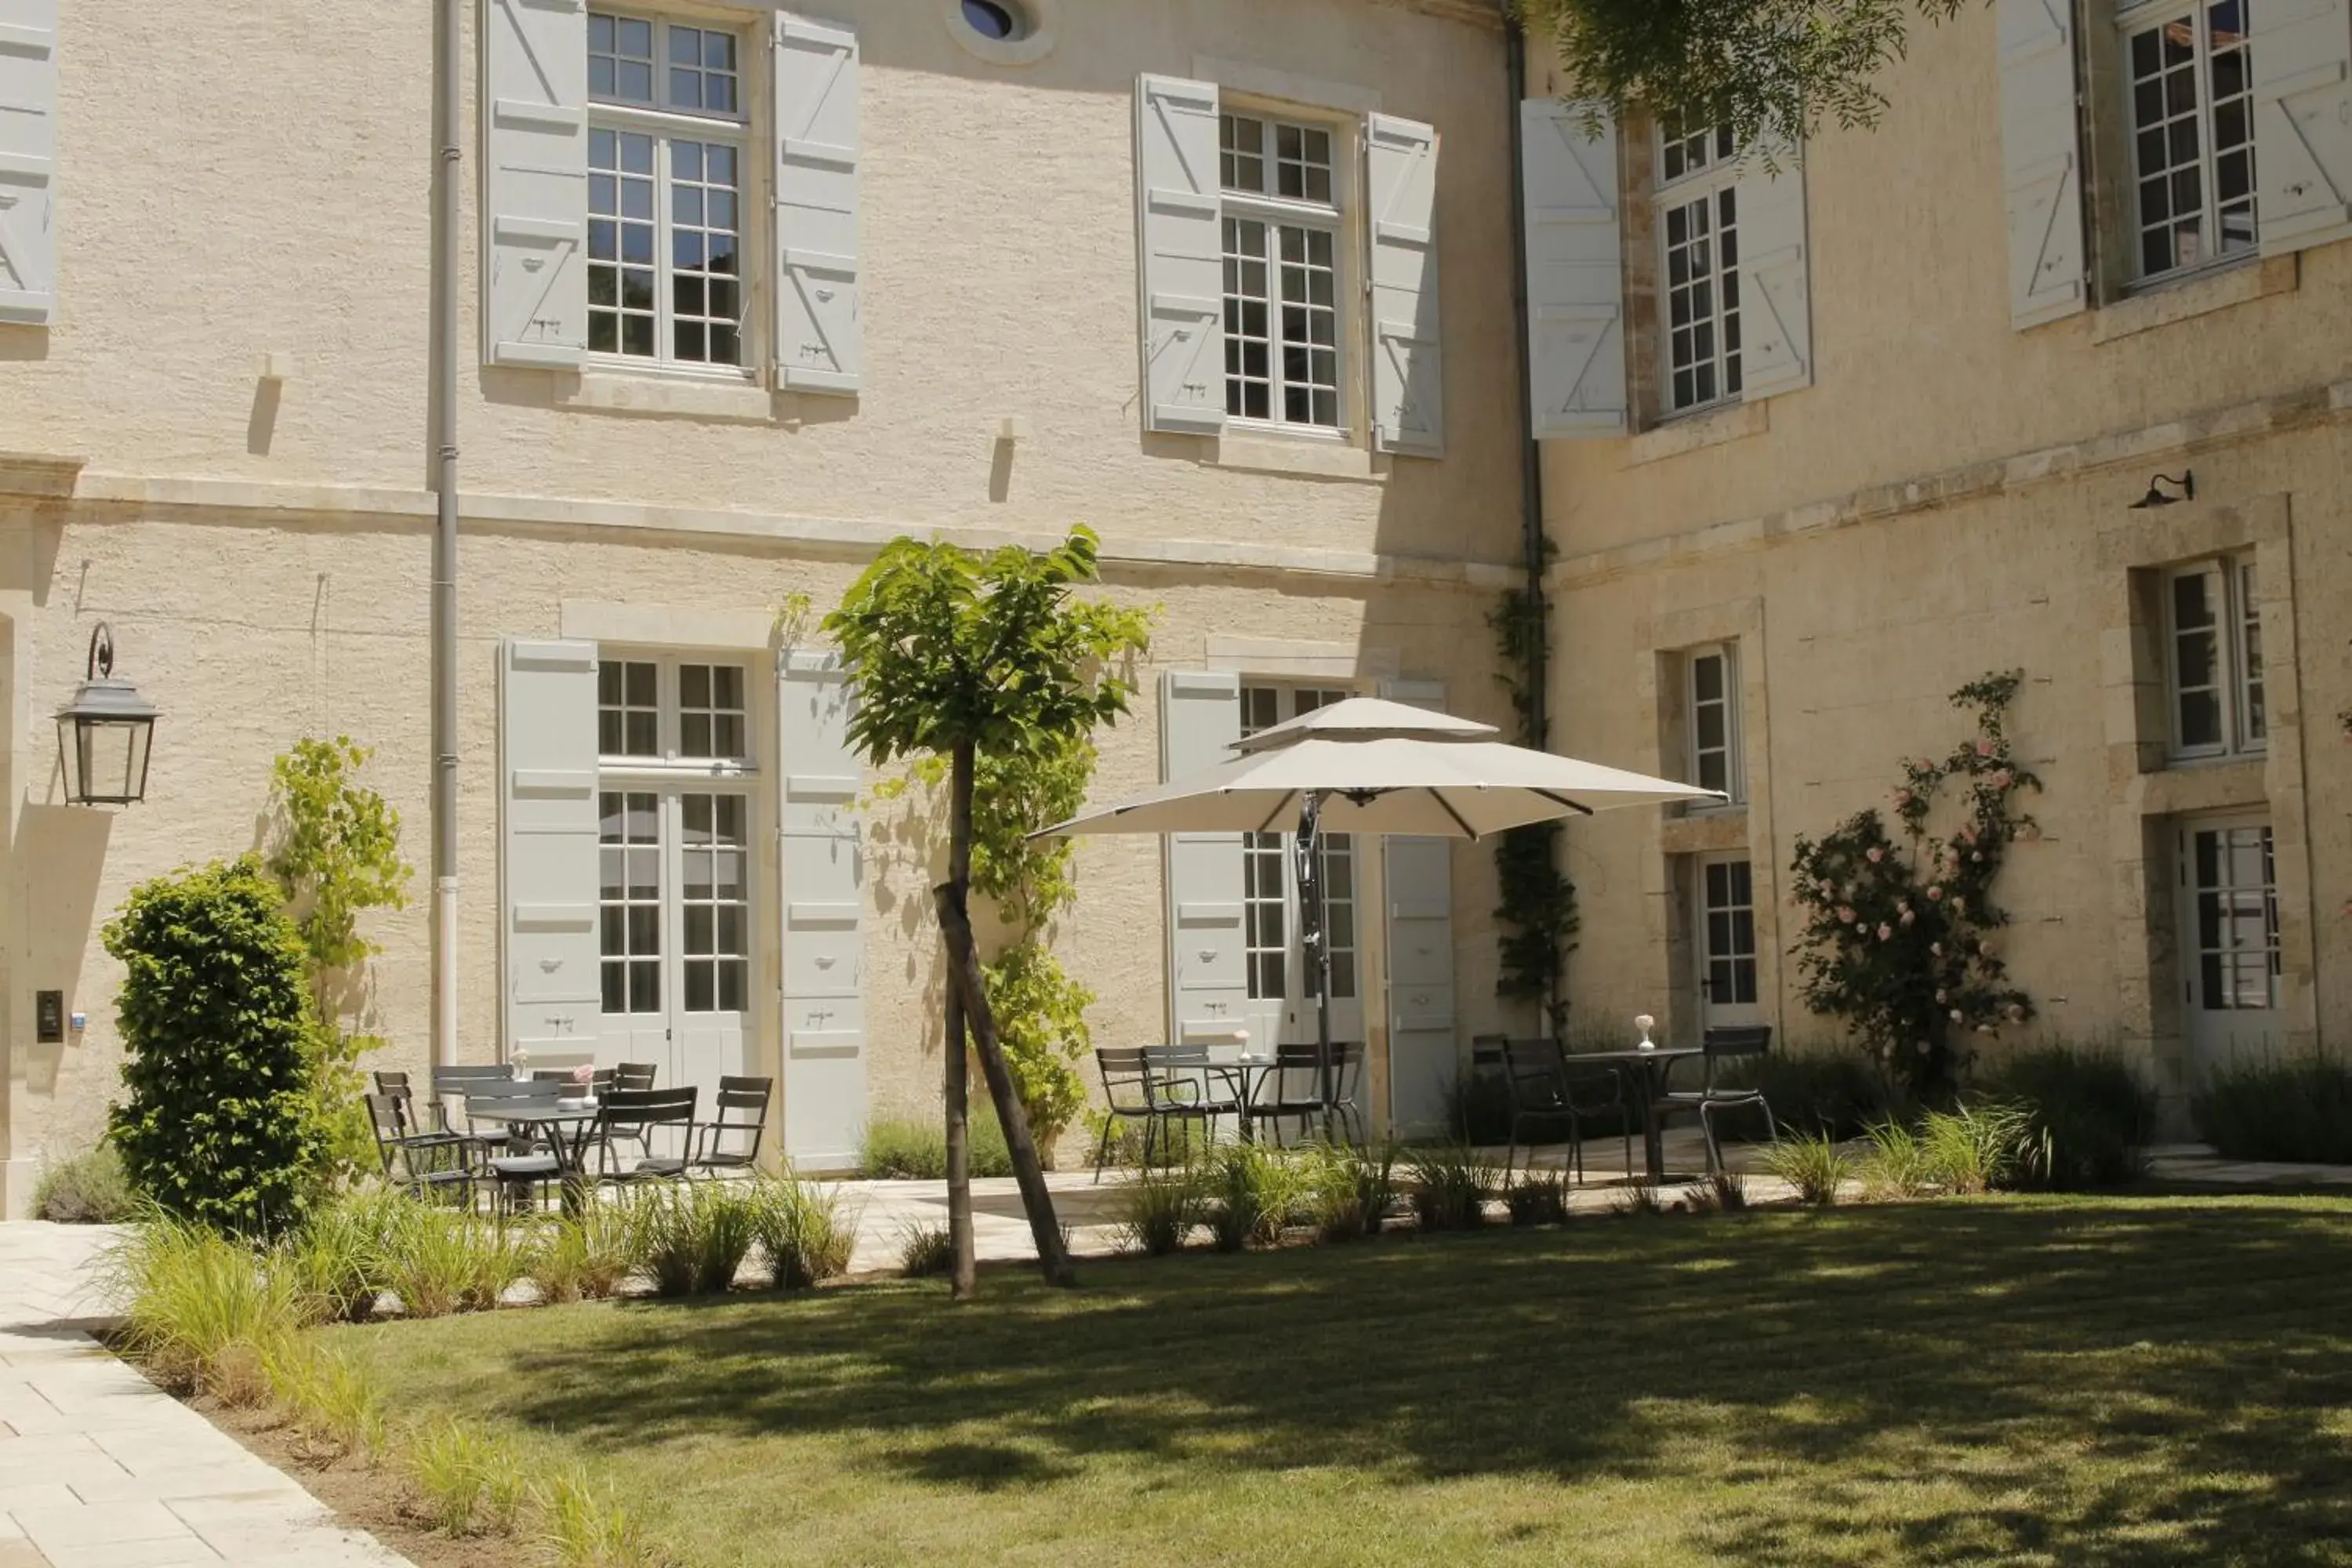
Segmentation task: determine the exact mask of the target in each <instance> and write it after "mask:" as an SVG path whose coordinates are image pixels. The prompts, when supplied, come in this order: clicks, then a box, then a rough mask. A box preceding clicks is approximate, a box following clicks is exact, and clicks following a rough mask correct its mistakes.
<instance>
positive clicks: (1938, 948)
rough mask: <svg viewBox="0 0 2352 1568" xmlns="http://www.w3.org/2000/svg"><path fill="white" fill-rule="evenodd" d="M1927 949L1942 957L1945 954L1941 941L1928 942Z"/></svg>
mask: <svg viewBox="0 0 2352 1568" xmlns="http://www.w3.org/2000/svg"><path fill="white" fill-rule="evenodd" d="M1927 951H1928V952H1932V953H1934V954H1935V955H1936V956H1937V958H1941V957H1943V956H1944V944H1943V943H1942V942H1929V943H1928V944H1927Z"/></svg>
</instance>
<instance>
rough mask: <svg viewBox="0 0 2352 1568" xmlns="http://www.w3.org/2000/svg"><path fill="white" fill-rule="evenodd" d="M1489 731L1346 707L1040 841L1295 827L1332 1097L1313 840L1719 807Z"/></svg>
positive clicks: (1464, 833)
mask: <svg viewBox="0 0 2352 1568" xmlns="http://www.w3.org/2000/svg"><path fill="white" fill-rule="evenodd" d="M1498 733H1499V731H1497V730H1496V728H1495V726H1493V725H1492V724H1481V723H1478V722H1477V721H1475V720H1469V719H1457V718H1454V716H1452V715H1451V714H1446V713H1437V712H1432V711H1430V710H1426V709H1422V708H1412V707H1407V706H1406V705H1405V704H1403V703H1401V702H1386V701H1381V700H1378V699H1376V698H1370V697H1353V698H1349V699H1348V700H1345V701H1340V702H1335V703H1332V704H1331V705H1330V706H1329V707H1328V708H1318V709H1317V710H1314V711H1313V712H1311V713H1306V714H1302V715H1300V716H1299V717H1298V718H1296V719H1293V720H1291V721H1289V722H1287V723H1284V724H1276V725H1275V726H1273V727H1272V728H1270V729H1266V730H1261V731H1258V732H1257V733H1256V734H1255V735H1251V736H1248V737H1247V738H1245V739H1244V740H1242V741H1240V742H1237V743H1236V744H1235V745H1234V748H1233V750H1234V753H1235V754H1234V758H1233V760H1232V761H1230V762H1223V763H1218V764H1217V765H1215V766H1214V767H1211V768H1206V769H1203V770H1202V771H1201V772H1199V773H1193V774H1192V775H1191V776H1189V777H1186V778H1181V779H1174V780H1171V781H1170V782H1169V783H1167V784H1161V785H1160V786H1159V787H1158V788H1156V789H1150V790H1146V791H1144V792H1143V793H1142V794H1140V795H1133V796H1130V797H1129V799H1127V800H1123V801H1120V802H1118V804H1116V805H1106V806H1097V808H1095V809H1094V810H1092V811H1087V812H1083V813H1081V814H1080V815H1078V816H1074V817H1072V818H1070V820H1068V821H1067V822H1061V823H1056V824H1055V825H1054V826H1051V827H1048V828H1045V829H1044V830H1043V831H1042V832H1041V833H1039V834H1038V835H1037V837H1053V836H1057V835H1071V836H1075V835H1078V834H1095V833H1272V832H1278V831H1281V830H1283V829H1284V828H1286V827H1288V826H1290V825H1291V824H1292V823H1293V822H1294V821H1295V822H1296V824H1297V829H1296V831H1297V836H1298V837H1297V843H1296V845H1295V852H1296V853H1297V856H1298V862H1297V876H1298V889H1299V899H1298V901H1299V907H1300V921H1299V924H1300V931H1299V936H1300V941H1301V942H1302V943H1303V944H1304V945H1305V946H1306V947H1307V952H1308V959H1309V963H1308V968H1309V973H1312V974H1313V975H1314V977H1315V988H1316V1039H1317V1050H1318V1061H1319V1062H1320V1063H1321V1064H1322V1074H1323V1092H1324V1100H1325V1102H1326V1103H1327V1104H1328V1102H1329V1100H1330V1099H1331V1093H1332V1083H1331V1076H1330V1075H1331V955H1330V952H1329V949H1328V946H1327V945H1326V943H1325V942H1324V940H1323V935H1324V933H1323V910H1322V898H1321V889H1320V888H1319V887H1318V879H1317V875H1316V869H1317V859H1318V857H1317V855H1316V840H1317V837H1318V835H1319V834H1321V833H1324V832H1327V831H1328V832H1332V833H1391V834H1410V835H1413V836H1415V837H1443V838H1483V837H1486V835H1488V834H1490V833H1500V832H1502V831H1504V830H1505V829H1507V828H1512V827H1520V826H1526V825H1528V824H1529V823H1534V822H1549V821H1552V820H1555V819H1556V818H1559V817H1563V816H1591V814H1592V813H1594V812H1596V811H1605V810H1607V809H1609V808H1610V807H1611V806H1620V805H1665V804H1668V803H1670V802H1674V801H1692V800H1720V799H1722V798H1723V797H1722V796H1721V795H1718V794H1717V793H1716V792H1715V791H1713V790H1703V789H1695V788H1693V787H1692V786H1690V785H1689V784H1675V783H1674V782H1673V781H1672V780H1670V779H1659V778H1651V777H1648V776H1647V775H1645V774H1642V773H1626V772H1624V771H1622V769H1618V768H1611V767H1603V766H1601V764H1600V763H1586V762H1579V761H1578V760H1577V759H1576V758H1574V757H1562V756H1556V755H1554V754H1552V753H1551V752H1538V751H1532V750H1530V749H1528V748H1527V747H1525V746H1513V745H1507V744H1505V743H1504V742H1500V741H1497V740H1496V738H1495V737H1496V734H1498Z"/></svg>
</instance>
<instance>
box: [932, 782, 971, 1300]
mask: <svg viewBox="0 0 2352 1568" xmlns="http://www.w3.org/2000/svg"><path fill="white" fill-rule="evenodd" d="M950 801H951V805H950V813H949V816H948V886H949V887H950V888H956V889H961V888H964V887H967V886H969V885H970V884H971V748H970V747H968V746H965V747H959V748H958V749H957V751H956V753H955V773H954V785H953V789H952V791H951V794H950ZM945 929H946V928H945V924H944V922H942V925H941V930H942V931H944V930H945ZM956 967H957V965H956V963H955V947H954V944H953V943H952V942H950V943H949V946H948V970H949V980H948V1005H947V1026H948V1027H947V1054H946V1060H944V1061H943V1062H941V1063H940V1100H942V1101H944V1102H945V1105H946V1108H947V1119H948V1242H949V1245H950V1249H951V1250H952V1252H953V1255H954V1256H953V1261H952V1264H951V1266H950V1272H949V1289H950V1292H951V1293H952V1294H953V1295H954V1297H955V1299H956V1300H959V1301H969V1300H971V1298H972V1297H973V1296H975V1295H977V1294H978V1293H979V1291H980V1262H979V1258H978V1257H977V1255H976V1254H975V1253H974V1251H973V1247H972V1236H971V1070H970V1068H968V1066H967V1065H966V1064H967V1062H968V1060H969V1058H967V1057H966V1056H965V1054H964V1053H965V1044H964V1035H965V1030H966V1028H967V1026H968V1024H969V1020H968V1019H966V1017H965V1016H964V993H963V987H961V985H958V984H956V982H955V979H954V973H955V970H956Z"/></svg>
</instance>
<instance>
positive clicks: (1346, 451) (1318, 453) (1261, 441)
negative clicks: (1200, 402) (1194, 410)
mask: <svg viewBox="0 0 2352 1568" xmlns="http://www.w3.org/2000/svg"><path fill="white" fill-rule="evenodd" d="M1207 445H1208V455H1207V456H1206V457H1205V458H1202V463H1203V464H1204V465H1205V466H1207V467H1209V468H1238V469H1242V470H1244V471H1246V472H1250V473H1257V474H1287V475H1290V476H1291V477H1292V478H1294V479H1336V480H1339V481H1341V482H1343V483H1353V484H1361V485H1378V484H1385V483H1387V482H1388V477H1389V470H1388V463H1387V461H1386V460H1385V459H1384V458H1379V457H1375V456H1374V455H1373V454H1372V453H1370V452H1368V451H1366V450H1365V449H1364V448H1363V447H1357V446H1350V445H1349V444H1347V443H1344V442H1339V441H1315V440H1305V439H1299V438H1295V437H1294V438H1287V439H1286V438H1285V437H1280V436H1259V435H1241V434H1237V433H1235V432H1234V431H1230V430H1228V431H1227V432H1225V433H1224V434H1223V435H1222V436H1212V437H1209V439H1208V443H1207Z"/></svg>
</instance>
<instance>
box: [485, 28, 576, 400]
mask: <svg viewBox="0 0 2352 1568" xmlns="http://www.w3.org/2000/svg"><path fill="white" fill-rule="evenodd" d="M482 100H483V124H484V127H485V130H484V133H483V142H484V153H483V162H484V163H485V165H486V166H487V170H488V175H487V184H486V186H485V189H484V193H483V196H484V201H485V204H486V205H487V207H488V222H487V223H486V224H485V225H484V226H483V237H484V255H483V258H482V278H483V290H482V335H483V354H484V356H485V357H486V358H488V360H489V361H490V362H491V363H494V364H513V365H558V366H560V365H576V364H578V363H580V359H581V356H582V355H583V353H586V352H587V348H588V260H587V254H588V250H587V233H588V9H587V6H586V5H584V4H583V0H488V4H487V5H485V6H484V8H483V34H482Z"/></svg>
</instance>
